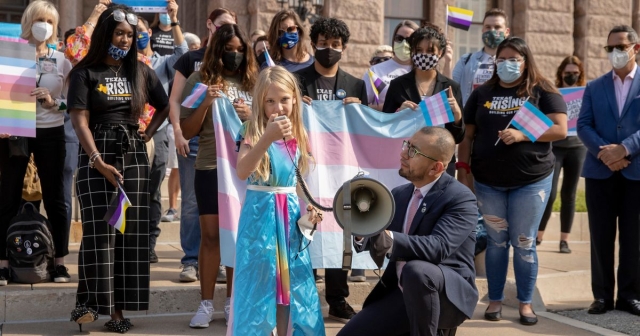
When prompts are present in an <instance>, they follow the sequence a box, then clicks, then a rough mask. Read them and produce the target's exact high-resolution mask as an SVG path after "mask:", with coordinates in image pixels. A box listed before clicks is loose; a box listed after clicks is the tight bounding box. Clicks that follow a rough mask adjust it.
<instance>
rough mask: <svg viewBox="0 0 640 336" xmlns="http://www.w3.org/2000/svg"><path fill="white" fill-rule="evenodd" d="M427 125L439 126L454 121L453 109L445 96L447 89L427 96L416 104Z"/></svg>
mask: <svg viewBox="0 0 640 336" xmlns="http://www.w3.org/2000/svg"><path fill="white" fill-rule="evenodd" d="M418 107H420V110H421V111H422V115H423V116H424V120H425V121H426V122H427V126H440V125H444V124H446V123H448V122H452V121H454V118H453V111H452V110H451V105H449V100H448V97H447V90H442V91H440V92H438V93H436V94H434V95H433V96H431V97H427V98H425V99H424V100H422V101H421V102H420V104H418Z"/></svg>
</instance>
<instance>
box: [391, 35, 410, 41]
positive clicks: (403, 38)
mask: <svg viewBox="0 0 640 336" xmlns="http://www.w3.org/2000/svg"><path fill="white" fill-rule="evenodd" d="M408 39H409V37H404V36H402V35H396V36H394V37H393V42H398V43H402V41H404V40H408ZM407 42H409V41H407Z"/></svg>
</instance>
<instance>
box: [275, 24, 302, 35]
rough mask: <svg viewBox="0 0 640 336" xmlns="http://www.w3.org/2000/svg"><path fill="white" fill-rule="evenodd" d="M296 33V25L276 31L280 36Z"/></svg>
mask: <svg viewBox="0 0 640 336" xmlns="http://www.w3.org/2000/svg"><path fill="white" fill-rule="evenodd" d="M297 31H298V26H296V25H293V26H289V27H287V29H286V30H283V29H278V33H279V34H280V35H282V34H284V33H289V34H291V33H295V32H297Z"/></svg>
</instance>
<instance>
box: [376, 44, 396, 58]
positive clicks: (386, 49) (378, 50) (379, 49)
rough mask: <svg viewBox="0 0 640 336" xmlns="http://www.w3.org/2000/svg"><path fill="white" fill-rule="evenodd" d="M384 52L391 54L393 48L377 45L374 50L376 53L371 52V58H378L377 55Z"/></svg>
mask: <svg viewBox="0 0 640 336" xmlns="http://www.w3.org/2000/svg"><path fill="white" fill-rule="evenodd" d="M386 52H388V53H393V48H391V46H390V45H386V44H383V45H379V46H378V47H377V48H376V51H374V52H373V55H372V56H371V57H376V56H378V54H381V53H386Z"/></svg>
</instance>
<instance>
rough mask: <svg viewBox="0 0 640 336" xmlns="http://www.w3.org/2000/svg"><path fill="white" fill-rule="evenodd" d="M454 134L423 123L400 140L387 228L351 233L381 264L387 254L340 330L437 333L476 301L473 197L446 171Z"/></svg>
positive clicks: (349, 334)
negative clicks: (398, 181)
mask: <svg viewBox="0 0 640 336" xmlns="http://www.w3.org/2000/svg"><path fill="white" fill-rule="evenodd" d="M454 149H455V141H454V139H453V136H451V133H449V131H447V130H446V129H444V128H440V127H424V128H422V129H420V130H419V131H418V132H417V133H416V134H414V135H413V136H412V137H411V139H410V140H409V141H405V142H404V143H403V147H402V152H401V154H400V171H399V174H400V176H402V177H404V178H406V179H407V180H409V181H411V183H409V184H406V185H403V186H399V187H397V188H395V189H393V191H392V194H393V197H394V199H395V203H396V213H395V215H394V217H393V220H392V222H391V225H390V226H389V229H388V230H387V231H385V232H382V233H380V234H379V235H377V236H374V237H371V238H364V239H362V238H357V237H356V238H354V240H355V244H354V245H355V248H356V251H358V252H361V251H364V250H369V252H370V253H371V256H372V257H373V258H374V260H375V261H376V263H378V265H379V266H381V265H382V262H383V260H384V256H385V255H386V256H388V257H389V259H390V261H389V264H388V266H387V269H386V270H385V272H384V274H383V275H382V278H381V280H380V281H379V282H378V284H377V285H376V286H375V288H374V289H373V291H372V292H371V294H369V296H368V297H367V299H366V300H365V302H364V305H363V309H362V311H360V312H359V313H358V314H356V316H355V317H353V318H352V319H351V321H349V323H347V325H345V326H344V328H342V330H341V331H340V333H338V335H339V336H354V335H367V336H373V335H381V336H393V335H412V336H414V335H436V332H437V330H438V329H452V328H456V327H457V326H459V325H460V324H461V323H462V322H463V321H464V320H465V319H467V318H471V316H472V315H473V311H474V309H475V307H476V304H477V302H478V290H477V289H476V286H475V266H474V261H473V260H474V248H475V243H476V234H475V227H476V223H477V221H478V208H477V205H476V198H475V196H474V195H473V193H472V192H471V191H470V190H469V188H467V187H465V186H464V185H463V184H461V183H459V182H458V181H456V179H454V178H453V177H451V176H449V175H448V174H447V173H446V167H447V164H448V163H449V160H451V158H452V157H453V153H454Z"/></svg>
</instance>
